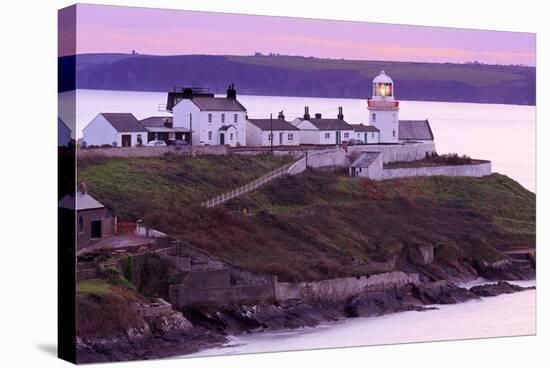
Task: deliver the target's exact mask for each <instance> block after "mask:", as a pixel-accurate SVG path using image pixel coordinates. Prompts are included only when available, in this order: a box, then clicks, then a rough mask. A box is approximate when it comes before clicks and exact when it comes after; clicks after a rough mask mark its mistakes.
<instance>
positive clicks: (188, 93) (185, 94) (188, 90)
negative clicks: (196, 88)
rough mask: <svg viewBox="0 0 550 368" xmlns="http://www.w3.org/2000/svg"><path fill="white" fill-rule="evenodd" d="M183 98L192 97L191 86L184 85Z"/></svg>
mask: <svg viewBox="0 0 550 368" xmlns="http://www.w3.org/2000/svg"><path fill="white" fill-rule="evenodd" d="M183 98H185V99H191V98H193V88H191V87H185V88H184V89H183Z"/></svg>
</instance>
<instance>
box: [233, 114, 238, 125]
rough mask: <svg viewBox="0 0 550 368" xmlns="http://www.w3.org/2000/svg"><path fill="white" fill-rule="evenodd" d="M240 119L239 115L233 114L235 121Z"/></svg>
mask: <svg viewBox="0 0 550 368" xmlns="http://www.w3.org/2000/svg"><path fill="white" fill-rule="evenodd" d="M238 120H239V115H237V114H233V122H234V123H236V122H237V121H238Z"/></svg>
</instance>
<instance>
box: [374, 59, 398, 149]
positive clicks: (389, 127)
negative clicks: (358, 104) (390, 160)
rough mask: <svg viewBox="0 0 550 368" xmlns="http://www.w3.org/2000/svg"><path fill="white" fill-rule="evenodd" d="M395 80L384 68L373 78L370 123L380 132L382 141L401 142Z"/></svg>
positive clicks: (380, 140)
mask: <svg viewBox="0 0 550 368" xmlns="http://www.w3.org/2000/svg"><path fill="white" fill-rule="evenodd" d="M394 92H395V90H394V86H393V80H392V79H391V78H390V77H389V76H388V75H386V73H385V72H384V71H383V70H382V71H381V72H380V74H379V75H378V76H377V77H376V78H374V79H373V80H372V98H371V99H370V100H368V110H369V124H370V125H373V126H375V127H376V128H377V129H378V130H379V132H380V138H379V142H380V143H399V123H398V122H399V101H396V100H395V99H394Z"/></svg>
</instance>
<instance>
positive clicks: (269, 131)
mask: <svg viewBox="0 0 550 368" xmlns="http://www.w3.org/2000/svg"><path fill="white" fill-rule="evenodd" d="M247 123H248V124H247V126H246V145H247V146H271V145H272V140H273V146H298V145H299V144H300V131H299V130H298V128H296V127H295V126H294V125H292V124H291V123H289V122H288V121H286V120H285V116H284V115H283V114H282V112H281V113H279V115H278V116H277V118H274V119H250V118H249V119H248V120H247Z"/></svg>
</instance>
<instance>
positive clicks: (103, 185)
mask: <svg viewBox="0 0 550 368" xmlns="http://www.w3.org/2000/svg"><path fill="white" fill-rule="evenodd" d="M291 161H292V159H291V158H289V157H279V156H269V155H259V156H254V157H252V156H241V155H230V156H209V155H205V156H197V157H193V158H189V157H181V156H165V157H153V158H133V159H100V160H97V159H93V160H89V161H86V159H84V160H81V161H79V162H78V167H79V170H78V180H79V181H81V182H85V183H86V184H87V186H88V190H89V192H90V193H91V194H92V195H93V196H94V197H95V198H97V199H98V200H99V201H101V202H102V203H103V204H105V205H106V206H107V207H109V208H111V209H113V210H114V211H115V212H116V213H117V215H118V216H119V217H120V218H121V219H128V220H136V219H138V218H141V217H143V216H144V215H145V214H148V213H151V212H155V211H167V212H169V211H171V210H172V209H174V208H184V207H189V206H192V205H196V204H200V203H201V202H202V201H204V200H206V199H208V198H210V197H212V196H215V195H218V194H221V193H223V192H225V191H228V190H231V189H234V188H236V187H238V186H240V185H243V184H245V183H248V182H250V181H252V180H254V179H256V178H257V177H259V176H261V175H263V174H265V173H267V172H269V171H271V170H273V169H275V168H277V167H279V166H282V165H284V164H286V163H288V162H291Z"/></svg>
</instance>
